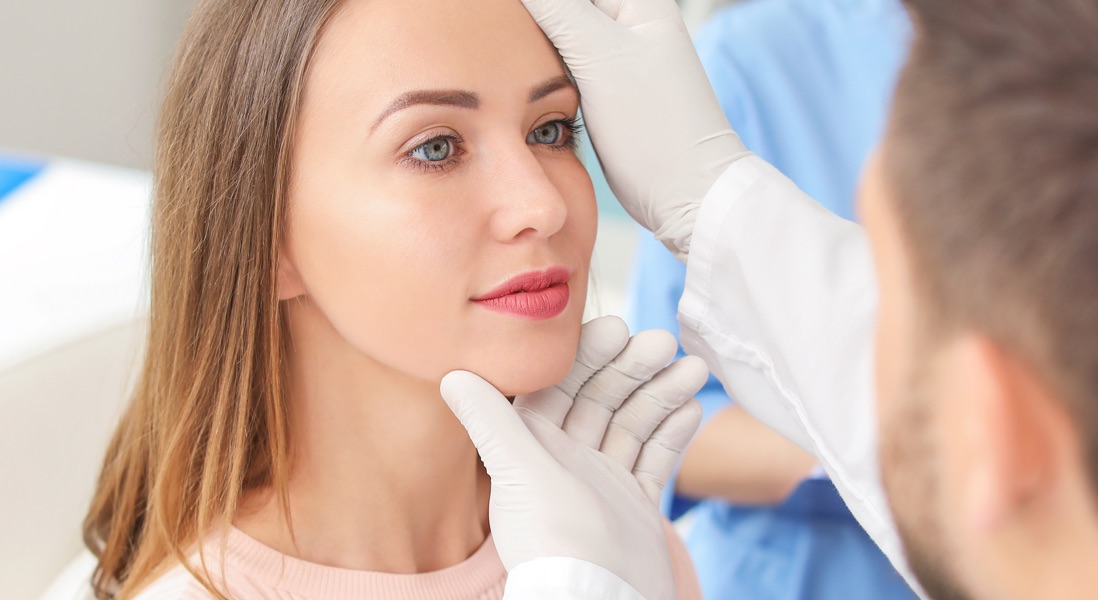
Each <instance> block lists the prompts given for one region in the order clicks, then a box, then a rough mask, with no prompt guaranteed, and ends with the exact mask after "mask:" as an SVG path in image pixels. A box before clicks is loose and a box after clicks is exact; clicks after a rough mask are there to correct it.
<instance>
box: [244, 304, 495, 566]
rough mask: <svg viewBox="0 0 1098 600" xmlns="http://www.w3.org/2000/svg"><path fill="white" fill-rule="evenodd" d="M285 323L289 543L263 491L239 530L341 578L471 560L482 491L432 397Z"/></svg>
mask: <svg viewBox="0 0 1098 600" xmlns="http://www.w3.org/2000/svg"><path fill="white" fill-rule="evenodd" d="M296 310H297V312H298V313H300V312H303V311H308V310H309V308H308V307H299V308H298V309H296ZM293 317H299V318H298V319H297V320H296V321H295V320H294V318H293ZM301 317H303V318H301ZM318 320H319V321H323V322H321V323H318V322H317V321H318ZM291 323H294V325H293V336H294V343H293V347H294V352H293V356H291V357H289V362H290V397H291V404H290V415H291V417H290V418H291V426H290V439H291V443H290V445H291V453H292V456H293V459H292V462H291V465H292V466H291V476H290V482H289V490H288V491H289V501H290V517H291V522H292V526H293V537H291V535H290V530H289V527H288V526H287V524H286V522H285V519H283V518H282V515H281V509H280V505H279V502H278V499H277V496H276V495H275V494H273V493H272V492H271V490H264V491H262V492H261V493H258V494H253V495H252V497H250V498H248V499H246V506H245V507H244V509H243V510H241V511H240V512H239V514H238V516H237V518H236V520H235V523H236V525H237V527H239V528H240V529H242V530H243V531H244V532H245V533H247V534H249V535H251V536H252V537H254V538H256V539H258V540H259V541H260V542H263V543H264V544H266V545H268V546H271V547H273V548H275V549H276V550H279V551H281V552H283V553H285V554H289V555H292V556H295V557H297V558H301V559H303V560H307V561H310V562H316V563H320V564H324V565H329V566H335V567H341V568H347V569H355V570H366V571H380V572H389V573H421V572H427V571H434V570H438V569H441V568H445V567H448V566H452V565H454V564H457V563H459V562H461V561H463V560H464V559H466V558H467V557H469V556H470V555H471V554H472V553H473V552H474V551H476V549H477V548H478V547H480V545H481V544H482V543H483V542H484V539H485V537H486V535H487V531H488V491H489V487H490V483H489V480H488V477H487V474H486V473H485V472H484V469H483V467H482V466H481V464H480V461H479V459H478V457H477V454H476V449H475V448H474V446H473V444H472V443H471V442H470V441H469V437H468V435H467V434H466V432H465V430H464V429H463V428H462V427H461V425H460V423H458V421H457V419H456V418H454V416H453V415H452V414H451V413H450V411H449V409H448V408H447V407H446V405H445V404H444V403H443V401H442V399H441V397H440V396H439V393H438V388H437V386H434V385H431V384H429V383H427V382H424V381H421V380H417V379H415V378H413V377H410V376H408V375H406V374H404V373H400V372H397V371H394V370H393V369H390V368H388V367H387V366H385V365H382V364H380V363H378V362H376V361H373V360H371V359H369V358H367V357H364V356H363V354H361V353H360V352H358V351H357V350H354V349H353V348H351V347H350V346H349V345H347V344H346V342H344V341H343V339H342V338H341V337H339V336H338V334H337V333H336V332H335V331H334V329H332V328H331V326H330V325H328V324H327V321H326V320H323V317H322V316H319V315H318V311H315V310H314V311H312V314H306V315H300V314H293V313H291ZM295 542H296V544H295Z"/></svg>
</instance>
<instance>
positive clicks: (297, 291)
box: [277, 249, 305, 301]
mask: <svg viewBox="0 0 1098 600" xmlns="http://www.w3.org/2000/svg"><path fill="white" fill-rule="evenodd" d="M277 285H278V299H279V301H282V300H290V299H293V298H297V297H298V296H303V295H304V294H305V285H304V284H303V283H302V281H301V276H300V275H298V274H297V268H296V267H294V264H293V261H292V260H291V259H290V256H289V254H287V253H286V250H285V249H282V250H280V251H279V252H278V282H277Z"/></svg>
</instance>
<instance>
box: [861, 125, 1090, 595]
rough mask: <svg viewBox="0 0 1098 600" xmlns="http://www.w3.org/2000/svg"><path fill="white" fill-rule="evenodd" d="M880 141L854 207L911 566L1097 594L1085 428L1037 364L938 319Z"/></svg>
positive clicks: (1013, 585) (889, 472)
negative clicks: (875, 290)
mask: <svg viewBox="0 0 1098 600" xmlns="http://www.w3.org/2000/svg"><path fill="white" fill-rule="evenodd" d="M884 147H885V149H886V150H885V151H882V152H880V153H878V154H877V155H876V156H875V157H874V158H873V159H872V160H871V161H870V164H869V165H868V167H867V170H866V173H865V176H864V178H863V186H862V188H861V191H860V195H859V196H860V197H859V210H860V213H861V220H862V222H863V223H864V224H865V226H866V229H867V231H868V233H869V237H870V242H871V245H872V248H873V254H874V260H875V263H876V271H877V279H878V285H879V289H880V307H879V313H878V326H877V342H876V352H877V363H876V366H877V373H876V375H877V398H878V419H879V422H880V431H881V469H882V475H883V479H884V484H885V487H886V489H887V491H888V496H889V501H890V504H891V507H892V511H893V514H894V516H895V519H896V522H897V525H898V527H899V528H900V532H901V535H902V537H903V539H904V543H905V547H906V551H907V555H908V558H909V560H910V562H911V565H912V568H913V570H914V571H915V573H916V575H917V576H918V577H919V579H920V581H921V582H922V583H923V585H924V587H925V588H926V590H927V591H928V592H929V593H930V594H931V595H932V596H933V597H935V598H937V599H939V600H949V599H968V598H971V599H980V600H991V599H1036V598H1093V597H1095V595H1096V594H1098V579H1096V577H1095V575H1094V569H1093V562H1094V557H1096V556H1098V511H1096V508H1095V502H1094V498H1093V493H1092V491H1091V488H1090V486H1089V485H1088V482H1087V475H1086V469H1085V464H1084V460H1083V455H1082V450H1081V445H1080V442H1079V433H1078V431H1077V429H1076V428H1075V427H1074V425H1073V424H1072V422H1071V420H1070V419H1069V417H1068V414H1067V412H1066V410H1065V409H1064V405H1063V402H1062V401H1061V400H1060V399H1059V398H1058V397H1057V395H1056V392H1055V391H1054V390H1053V389H1052V388H1051V387H1050V386H1048V385H1047V384H1046V383H1045V382H1044V381H1043V379H1042V377H1041V375H1040V373H1039V372H1038V371H1037V370H1036V369H1034V368H1033V367H1032V366H1031V365H1029V364H1026V363H1025V362H1024V361H1022V360H1019V359H1018V358H1017V357H1015V356H1013V355H1012V354H1011V353H1010V352H1009V350H1008V349H1006V348H1004V347H1002V346H1001V345H999V344H997V343H996V342H995V341H994V340H992V339H990V338H989V337H987V336H985V335H983V334H982V333H981V332H979V331H975V330H971V329H968V328H965V327H964V326H963V325H958V326H952V327H946V326H944V325H942V324H941V323H938V322H937V321H935V319H934V314H933V312H932V311H930V310H929V309H928V307H927V302H926V300H925V295H924V294H922V293H921V289H920V287H919V285H920V280H919V278H918V277H917V271H916V268H915V265H914V264H913V261H912V259H911V254H910V252H909V251H908V249H907V248H908V245H907V241H906V239H905V236H904V232H903V230H902V227H901V226H900V223H899V221H898V219H897V217H896V213H895V211H894V209H893V207H892V204H891V203H892V202H893V201H892V200H891V198H893V193H894V192H893V191H892V188H891V187H890V182H889V181H888V179H887V176H886V172H887V169H886V166H885V165H886V164H887V162H886V161H887V156H888V154H887V147H888V141H887V140H886V142H885V146H884Z"/></svg>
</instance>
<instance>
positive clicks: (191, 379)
mask: <svg viewBox="0 0 1098 600" xmlns="http://www.w3.org/2000/svg"><path fill="white" fill-rule="evenodd" d="M339 3H340V0H206V1H203V2H201V3H200V4H199V6H198V7H197V8H196V9H195V11H194V13H193V14H192V16H191V18H190V21H189V22H188V24H187V27H186V30H185V32H184V34H183V38H182V41H181V43H180V47H179V50H178V52H177V55H176V57H175V61H174V66H173V69H172V73H171V76H170V79H169V81H168V85H167V89H166V93H165V99H164V103H163V106H162V111H161V116H160V122H159V129H158V133H157V139H158V143H157V150H156V159H155V166H154V176H155V182H156V184H155V191H154V201H153V222H152V292H151V293H152V297H151V311H150V327H149V334H148V349H147V352H146V355H145V360H144V365H143V368H142V372H141V376H140V378H139V380H138V382H137V386H136V389H135V391H134V394H133V398H132V400H131V402H130V405H129V407H128V409H127V410H126V412H125V414H124V416H123V417H122V420H121V422H120V423H119V425H118V429H117V431H116V432H115V434H114V437H113V439H112V441H111V444H110V447H109V449H108V451H107V456H106V458H105V460H104V463H103V470H102V473H101V474H100V476H99V481H98V486H97V490H96V492H95V496H94V499H93V501H92V504H91V508H90V509H89V512H88V516H87V518H86V519H85V522H84V540H85V543H86V544H87V545H88V547H89V548H90V549H91V550H92V551H93V552H94V553H95V554H96V555H97V557H98V559H99V566H98V569H97V570H96V573H95V576H94V580H93V582H94V586H95V590H96V595H97V597H99V598H120V599H122V598H128V597H131V596H132V595H133V594H134V593H135V592H136V591H137V590H138V589H140V587H142V586H143V585H145V584H147V583H148V582H149V580H150V579H151V578H152V577H154V576H155V575H156V573H157V572H158V571H159V569H160V568H161V567H163V566H165V565H166V564H168V563H169V562H171V561H172V560H173V559H174V560H179V561H181V562H182V563H183V564H184V565H187V568H188V569H190V570H191V571H192V573H194V574H195V575H196V576H197V577H199V580H200V581H202V582H203V584H204V585H205V586H206V587H207V588H208V589H209V591H210V592H211V593H213V594H214V595H215V596H217V597H219V598H222V597H223V595H222V594H221V593H219V592H218V591H217V590H215V589H214V586H213V584H212V582H211V579H210V577H209V576H208V573H209V570H208V569H207V568H205V567H203V569H202V571H203V572H204V574H201V575H200V574H199V573H196V572H195V569H194V568H192V567H191V566H190V565H188V561H187V560H186V553H187V552H189V551H190V549H191V548H193V547H194V544H195V543H197V542H200V541H201V540H203V539H204V538H205V537H206V535H207V533H210V532H211V531H212V530H213V529H214V528H218V527H222V526H226V525H228V524H229V523H230V522H231V520H232V517H233V514H234V512H235V511H236V509H237V507H238V505H239V503H240V499H241V496H242V494H243V492H244V491H245V490H248V489H251V488H254V487H259V486H270V487H271V488H272V489H274V490H275V491H276V493H277V494H278V497H279V498H280V501H281V503H282V506H283V509H285V508H286V504H287V498H286V480H287V471H288V462H289V458H288V454H289V450H290V447H289V438H288V433H287V431H288V428H287V421H288V415H287V404H286V401H285V395H284V381H285V376H284V373H283V364H284V361H283V359H282V357H283V347H282V344H283V340H284V336H283V335H282V330H283V323H282V315H281V314H280V311H279V304H278V297H277V289H276V276H277V269H278V248H279V244H280V240H281V230H282V226H283V217H284V214H285V211H286V196H287V189H288V185H289V175H290V168H291V166H290V155H291V152H290V150H291V147H292V144H293V139H294V131H295V124H296V121H297V112H298V108H299V106H300V103H301V97H302V94H303V87H304V82H305V75H306V69H307V66H308V62H309V58H310V56H311V54H312V51H313V49H314V47H315V45H316V42H317V39H318V37H319V35H320V32H321V30H322V28H323V26H324V24H325V22H326V21H327V20H328V19H329V18H330V17H331V15H332V14H333V13H334V11H335V9H336V8H337V6H338V4H339ZM204 564H205V560H203V565H204Z"/></svg>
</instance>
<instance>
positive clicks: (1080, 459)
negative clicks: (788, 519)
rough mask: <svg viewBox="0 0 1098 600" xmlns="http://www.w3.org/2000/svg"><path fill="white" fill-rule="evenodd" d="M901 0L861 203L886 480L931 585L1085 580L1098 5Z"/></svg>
mask: <svg viewBox="0 0 1098 600" xmlns="http://www.w3.org/2000/svg"><path fill="white" fill-rule="evenodd" d="M907 3H908V5H909V8H910V9H911V13H912V17H913V19H914V21H915V23H916V31H917V36H916V42H915V45H914V48H913V49H912V55H911V59H910V62H909V64H908V66H907V67H906V69H905V71H904V73H903V75H902V76H901V79H900V83H899V87H898V90H897V93H896V101H895V104H894V107H893V115H892V117H891V123H890V127H889V131H888V135H887V137H886V140H885V142H884V144H883V145H882V148H881V151H880V152H879V153H878V154H877V156H875V157H874V159H873V160H872V162H871V164H870V166H869V168H868V170H867V173H866V178H865V182H864V186H863V189H862V193H861V199H860V202H861V210H862V213H863V219H864V221H865V223H866V226H867V228H868V229H869V232H870V237H871V239H872V244H873V246H874V254H875V256H876V261H877V270H878V279H879V283H880V289H881V311H880V320H879V328H878V340H877V344H878V368H877V379H878V382H877V385H878V397H879V398H880V407H879V409H880V411H879V412H880V419H881V429H882V433H881V451H882V469H883V472H884V479H885V485H886V487H887V488H888V492H889V496H890V501H891V504H892V507H893V511H894V513H895V516H896V520H897V523H898V525H899V527H900V529H901V533H902V534H903V536H904V539H905V544H906V546H907V550H908V554H909V558H910V560H911V562H912V566H913V568H914V569H915V571H916V573H917V574H918V575H919V577H920V579H921V580H922V582H923V583H924V585H925V586H926V587H927V590H928V591H929V592H930V593H931V594H932V595H934V596H935V597H936V598H939V600H946V599H950V598H1011V597H1017V598H1026V597H1043V598H1053V597H1056V598H1061V597H1066V596H1065V594H1066V593H1068V592H1067V591H1070V590H1075V591H1076V592H1077V593H1079V592H1082V593H1086V592H1085V588H1084V587H1083V583H1084V582H1085V581H1086V580H1087V578H1090V579H1092V580H1093V579H1094V578H1095V577H1096V576H1098V575H1096V574H1095V573H1092V572H1090V571H1089V570H1086V569H1085V568H1084V569H1079V568H1076V566H1075V565H1073V564H1072V561H1073V560H1076V561H1080V563H1079V564H1080V565H1088V564H1093V563H1094V562H1095V560H1096V559H1098V552H1096V549H1098V3H1096V2H1094V1H1093V0H1048V1H1034V0H909V1H908V2H907ZM1046 562H1047V563H1048V564H1046ZM1053 568H1055V570H1053ZM1057 585H1062V586H1064V590H1066V591H1064V592H1063V593H1061V592H1060V591H1057V589H1056V587H1055V586H1057ZM1091 592H1092V593H1093V588H1092V590H1091Z"/></svg>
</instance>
